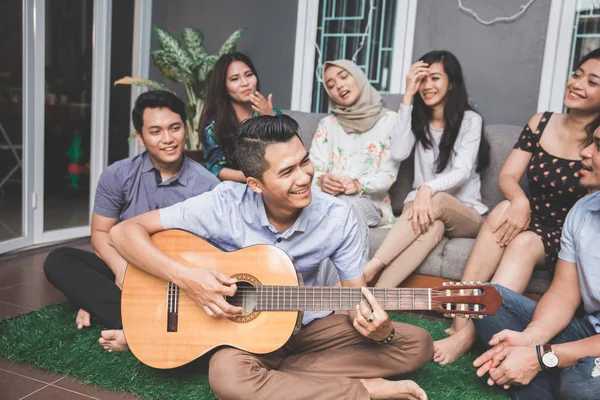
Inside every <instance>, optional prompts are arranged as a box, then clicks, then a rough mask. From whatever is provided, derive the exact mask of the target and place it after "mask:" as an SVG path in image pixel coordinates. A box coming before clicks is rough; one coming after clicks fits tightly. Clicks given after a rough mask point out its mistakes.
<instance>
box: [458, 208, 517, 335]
mask: <svg viewBox="0 0 600 400" xmlns="http://www.w3.org/2000/svg"><path fill="white" fill-rule="evenodd" d="M509 207H510V201H508V200H504V201H503V202H501V203H499V204H498V205H497V206H496V207H495V208H494V209H493V210H492V212H491V213H490V215H489V216H488V217H487V218H486V219H485V221H484V223H483V224H482V225H481V229H480V230H479V234H478V235H477V238H476V239H475V244H474V245H473V249H472V250H471V255H470V256H469V259H468V260H467V265H466V266H465V269H464V271H463V275H462V278H461V280H462V281H463V282H477V281H481V282H487V281H489V280H490V278H491V277H492V275H493V274H494V271H496V269H497V268H498V265H499V264H500V260H501V259H502V255H503V254H504V250H506V248H504V247H500V246H499V245H498V243H497V242H496V240H497V236H498V235H497V234H495V233H494V232H493V229H494V226H496V224H498V223H499V222H500V220H501V219H502V217H503V216H504V213H505V212H506V211H507V210H508V208H509ZM467 322H469V321H468V320H467V319H464V318H456V319H455V320H454V321H453V322H452V326H451V327H450V328H449V329H448V330H446V333H448V334H449V335H453V334H455V333H456V332H458V331H459V330H461V329H462V328H463V327H464V326H465V325H466V324H467Z"/></svg>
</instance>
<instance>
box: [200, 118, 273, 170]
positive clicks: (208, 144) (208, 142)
mask: <svg viewBox="0 0 600 400" xmlns="http://www.w3.org/2000/svg"><path fill="white" fill-rule="evenodd" d="M273 111H275V115H281V111H279V109H278V108H277V107H273ZM254 117H258V113H257V112H256V111H254V112H253V113H252V118H254ZM214 129H215V118H214V117H213V118H210V119H209V120H208V122H207V123H206V128H204V134H203V135H202V156H203V158H204V161H203V164H204V166H205V167H206V169H207V170H209V171H210V172H212V173H213V175H215V176H219V172H221V170H222V169H223V168H232V166H231V164H230V163H229V161H228V160H227V157H225V150H224V149H223V147H222V146H221V144H220V143H219V139H218V138H217V136H216V135H215V132H214Z"/></svg>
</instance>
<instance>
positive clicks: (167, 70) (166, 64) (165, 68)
mask: <svg viewBox="0 0 600 400" xmlns="http://www.w3.org/2000/svg"><path fill="white" fill-rule="evenodd" d="M151 54H152V58H153V59H154V64H156V66H157V67H158V68H159V69H160V72H161V73H162V74H163V75H164V76H165V77H166V78H168V79H170V80H172V81H175V82H179V83H183V84H184V85H189V86H193V85H194V83H195V82H196V77H195V76H194V75H193V74H192V73H191V71H190V70H189V69H187V68H184V67H182V65H181V64H180V63H178V58H177V55H175V54H172V53H170V52H167V51H165V50H155V51H153V52H152V53H151Z"/></svg>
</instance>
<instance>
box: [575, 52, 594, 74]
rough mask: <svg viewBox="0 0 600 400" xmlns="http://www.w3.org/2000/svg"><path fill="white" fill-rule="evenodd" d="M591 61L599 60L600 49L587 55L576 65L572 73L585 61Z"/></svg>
mask: <svg viewBox="0 0 600 400" xmlns="http://www.w3.org/2000/svg"><path fill="white" fill-rule="evenodd" d="M592 59H600V48H598V49H595V50H592V51H590V52H589V53H587V54H586V55H585V56H584V57H583V58H582V59H581V60H580V61H579V62H578V63H577V66H576V67H575V68H574V69H573V71H577V69H578V68H580V67H581V66H582V65H583V64H584V63H585V62H586V61H589V60H592Z"/></svg>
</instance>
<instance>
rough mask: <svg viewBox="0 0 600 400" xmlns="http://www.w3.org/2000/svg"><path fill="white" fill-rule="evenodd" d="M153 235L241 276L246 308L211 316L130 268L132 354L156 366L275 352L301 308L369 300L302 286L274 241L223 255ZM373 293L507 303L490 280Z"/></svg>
mask: <svg viewBox="0 0 600 400" xmlns="http://www.w3.org/2000/svg"><path fill="white" fill-rule="evenodd" d="M152 240H153V242H154V243H155V244H156V245H157V246H158V248H160V249H161V250H162V251H163V252H164V253H165V254H167V255H168V256H169V257H171V258H173V259H175V260H177V261H179V262H181V263H183V264H186V265H190V266H196V267H197V268H217V269H219V270H220V271H221V272H223V273H225V274H227V275H229V276H232V277H234V278H236V279H237V280H238V283H237V288H238V289H237V292H236V294H235V296H233V297H228V298H227V299H226V300H227V301H228V302H229V303H230V304H233V305H235V306H240V307H242V308H243V310H244V311H243V313H242V314H241V315H238V316H236V317H233V318H211V317H209V316H207V315H206V314H205V313H204V311H203V310H202V309H201V308H200V307H199V306H198V305H197V304H196V303H195V302H194V301H193V300H192V299H191V298H189V297H188V296H187V295H186V294H185V292H184V291H181V290H179V287H177V286H176V285H174V284H173V283H171V282H167V281H164V280H162V279H160V278H157V277H155V276H153V275H150V274H148V273H146V272H144V271H142V270H141V269H139V268H136V267H135V266H133V265H131V264H130V265H128V266H127V271H126V272H125V279H124V281H123V295H122V300H121V312H122V318H123V330H124V333H125V338H126V339H127V344H128V345H129V348H130V350H131V351H132V352H133V354H134V355H135V356H136V357H137V358H138V359H139V360H140V361H141V362H143V363H144V364H146V365H149V366H151V367H154V368H161V369H165V368H175V367H179V366H182V365H184V364H187V363H189V362H191V361H193V360H195V359H196V358H198V357H200V356H202V355H204V354H205V353H207V352H208V351H210V350H212V349H214V348H216V347H218V346H223V345H226V346H233V347H236V348H239V349H242V350H245V351H248V352H251V353H256V354H265V353H270V352H272V351H275V350H277V349H278V348H280V347H281V346H283V345H284V344H285V343H286V342H287V341H288V340H289V339H290V337H291V336H292V334H293V333H294V330H295V329H296V328H297V326H299V324H298V322H299V321H301V318H302V311H324V310H327V311H335V310H354V309H355V306H356V304H358V303H359V302H360V301H362V300H365V299H364V298H363V295H362V293H361V290H360V288H342V287H314V286H306V287H304V286H298V275H297V273H296V270H295V268H294V265H293V263H292V261H291V260H290V258H289V257H288V255H287V254H286V253H285V252H283V251H282V250H280V249H279V248H277V247H275V246H270V245H256V246H250V247H247V248H244V249H241V250H238V251H233V252H224V251H221V250H219V249H217V248H216V247H214V246H212V245H211V244H209V243H207V242H206V241H204V240H202V239H200V238H198V237H196V236H194V235H193V234H191V233H188V232H184V231H180V230H166V231H163V232H159V233H156V234H154V235H153V236H152ZM369 290H370V291H371V292H372V293H373V294H374V296H375V298H376V299H377V301H378V302H379V304H380V305H381V307H382V308H383V309H385V310H435V311H438V312H442V313H444V314H446V315H447V316H451V317H454V316H463V317H473V318H481V317H482V316H484V315H490V314H494V313H495V312H496V310H497V309H498V308H499V307H500V305H501V304H502V297H501V296H500V295H499V293H498V292H497V291H496V289H495V288H494V287H493V286H491V285H486V284H484V285H482V284H476V283H472V284H467V283H461V284H449V285H446V286H440V287H435V288H424V289H406V288H389V289H384V288H377V289H375V288H370V289H369ZM365 301H366V300H365Z"/></svg>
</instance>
